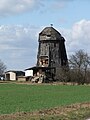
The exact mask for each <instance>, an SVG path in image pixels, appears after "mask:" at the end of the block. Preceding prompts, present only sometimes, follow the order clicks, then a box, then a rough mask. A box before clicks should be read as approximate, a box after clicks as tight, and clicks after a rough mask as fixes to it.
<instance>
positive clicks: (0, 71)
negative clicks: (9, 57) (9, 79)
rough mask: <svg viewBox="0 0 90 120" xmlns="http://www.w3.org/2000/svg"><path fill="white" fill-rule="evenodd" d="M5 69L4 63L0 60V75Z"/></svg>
mask: <svg viewBox="0 0 90 120" xmlns="http://www.w3.org/2000/svg"><path fill="white" fill-rule="evenodd" d="M5 70H6V65H5V64H4V63H3V62H2V61H1V60H0V75H3V73H4V72H5Z"/></svg>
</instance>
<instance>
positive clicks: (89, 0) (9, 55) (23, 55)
mask: <svg viewBox="0 0 90 120" xmlns="http://www.w3.org/2000/svg"><path fill="white" fill-rule="evenodd" d="M89 11H90V0H0V59H1V60H2V61H4V63H5V64H6V66H7V69H8V70H9V69H15V70H24V69H25V68H28V67H31V66H34V65H35V64H36V57H37V49H38V34H39V32H40V31H41V30H42V29H43V28H44V27H46V26H50V24H51V23H52V24H53V27H55V28H56V29H57V30H58V31H59V32H60V33H61V34H62V35H63V36H64V37H65V39H66V50H67V54H68V58H69V56H70V55H71V54H72V53H74V52H75V51H77V50H79V49H83V50H85V52H88V53H89V54H90V49H89V47H90V33H89V31H90V15H89Z"/></svg>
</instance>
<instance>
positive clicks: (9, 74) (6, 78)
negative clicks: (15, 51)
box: [5, 72, 16, 80]
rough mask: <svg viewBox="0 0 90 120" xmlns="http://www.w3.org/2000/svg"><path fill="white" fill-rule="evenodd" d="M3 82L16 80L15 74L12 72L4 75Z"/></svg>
mask: <svg viewBox="0 0 90 120" xmlns="http://www.w3.org/2000/svg"><path fill="white" fill-rule="evenodd" d="M5 80H16V73H14V72H7V73H5Z"/></svg>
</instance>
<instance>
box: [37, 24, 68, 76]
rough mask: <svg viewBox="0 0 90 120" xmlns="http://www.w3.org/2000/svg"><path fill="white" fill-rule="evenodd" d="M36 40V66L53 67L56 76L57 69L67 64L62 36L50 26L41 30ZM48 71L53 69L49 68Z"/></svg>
mask: <svg viewBox="0 0 90 120" xmlns="http://www.w3.org/2000/svg"><path fill="white" fill-rule="evenodd" d="M38 42H39V47H38V55H37V66H38V67H45V68H46V67H49V68H50V67H54V68H55V69H56V70H55V71H56V73H55V72H54V74H55V76H56V77H57V73H58V72H57V70H59V69H60V68H61V66H67V65H68V62H67V54H66V49H65V39H64V37H62V35H61V34H60V33H59V32H58V31H57V30H56V29H54V28H53V27H52V26H51V27H46V28H44V29H43V30H42V32H41V33H40V34H39V40H38ZM50 72H53V71H52V70H51V69H50Z"/></svg>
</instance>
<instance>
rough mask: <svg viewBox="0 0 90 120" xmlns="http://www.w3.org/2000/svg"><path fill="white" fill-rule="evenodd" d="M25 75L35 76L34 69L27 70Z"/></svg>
mask: <svg viewBox="0 0 90 120" xmlns="http://www.w3.org/2000/svg"><path fill="white" fill-rule="evenodd" d="M25 76H33V70H26V71H25Z"/></svg>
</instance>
